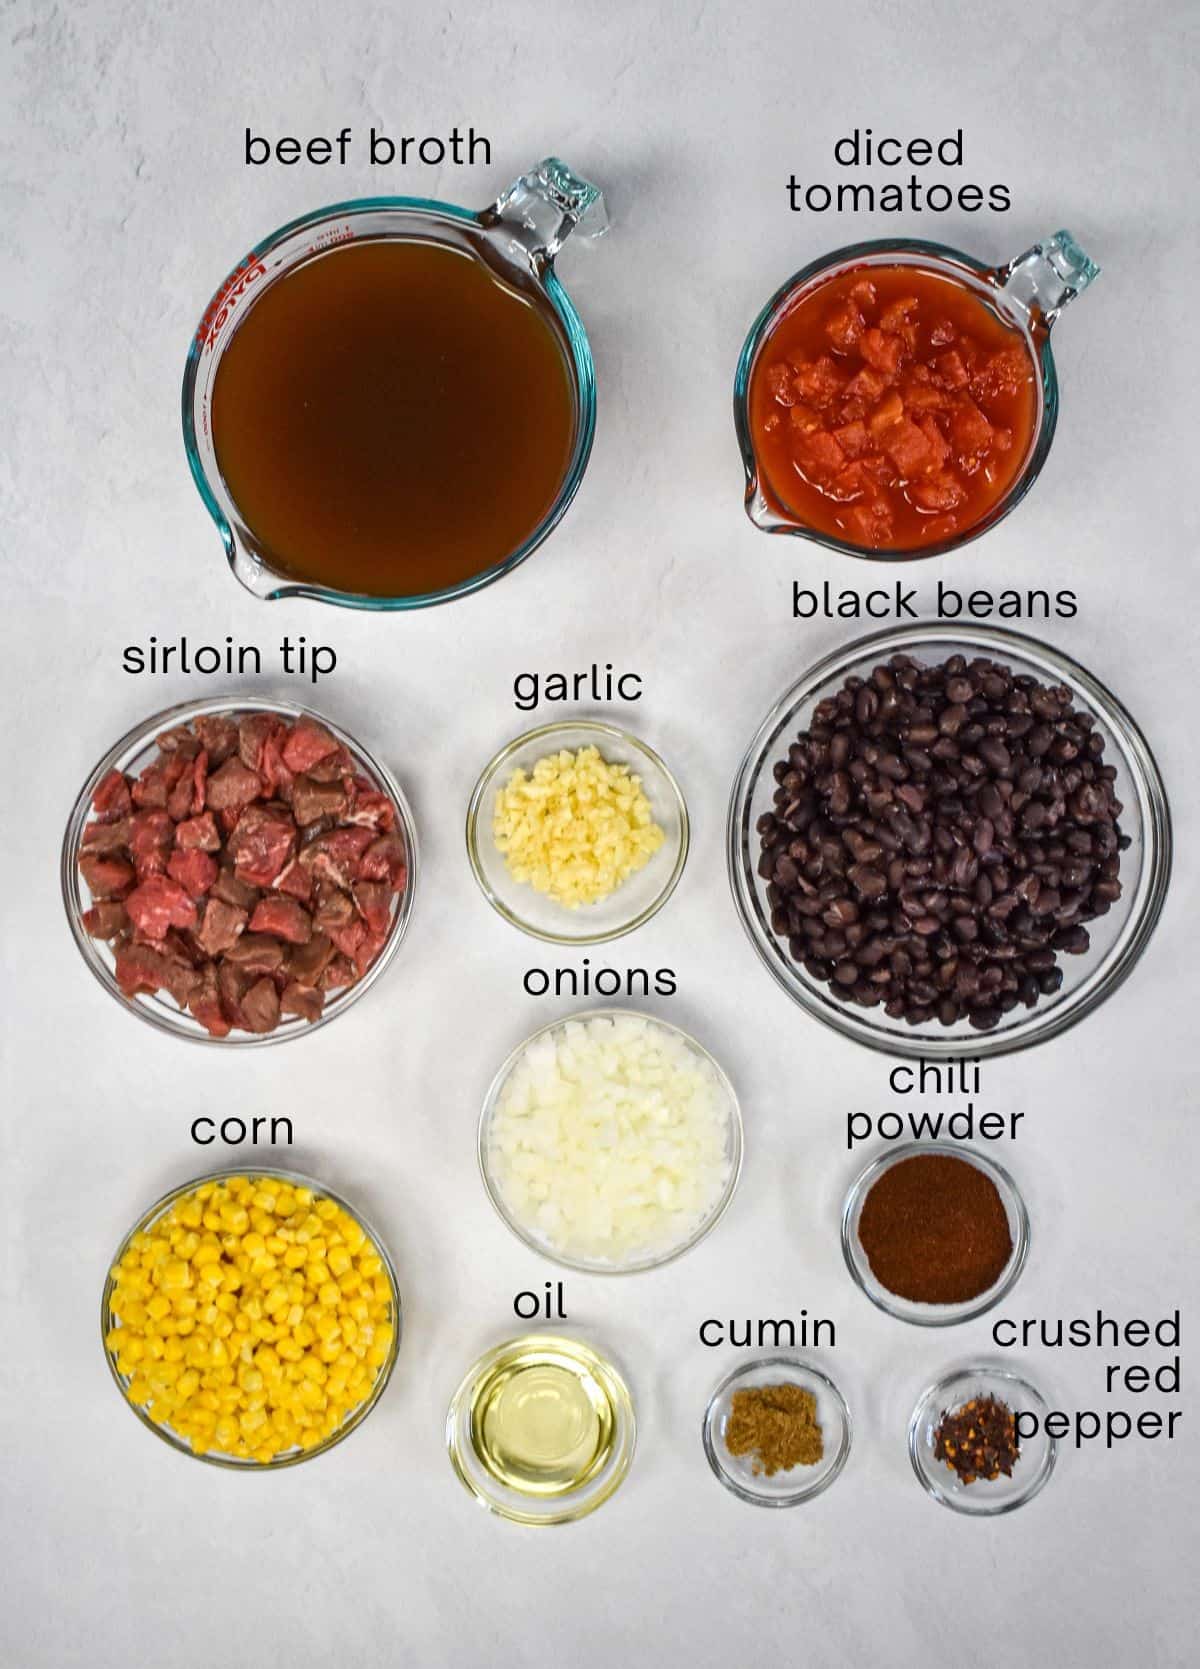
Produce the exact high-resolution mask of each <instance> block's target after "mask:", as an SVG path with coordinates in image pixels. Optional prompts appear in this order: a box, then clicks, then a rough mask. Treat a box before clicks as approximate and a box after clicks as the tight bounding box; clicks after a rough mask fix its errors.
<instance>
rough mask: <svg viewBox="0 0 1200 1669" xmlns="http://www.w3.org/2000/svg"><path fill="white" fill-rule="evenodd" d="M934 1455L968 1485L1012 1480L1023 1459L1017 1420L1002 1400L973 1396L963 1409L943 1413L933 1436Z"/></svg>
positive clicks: (964, 1404)
mask: <svg viewBox="0 0 1200 1669" xmlns="http://www.w3.org/2000/svg"><path fill="white" fill-rule="evenodd" d="M933 1452H934V1455H935V1457H936V1458H937V1459H938V1460H941V1461H944V1462H945V1463H946V1465H947V1466H948V1467H949V1468H950V1470H951V1471H952V1472H956V1473H957V1474H958V1476H959V1478H960V1479H961V1480H962V1482H963V1483H964V1484H973V1483H975V1482H976V1481H977V1480H978V1479H980V1478H986V1479H988V1480H989V1481H990V1480H992V1479H995V1478H998V1477H1000V1476H1001V1475H1002V1474H1003V1476H1004V1477H1006V1478H1011V1477H1012V1472H1013V1467H1014V1466H1015V1465H1016V1463H1017V1461H1018V1460H1019V1459H1020V1458H1021V1445H1020V1442H1019V1441H1018V1439H1017V1419H1016V1415H1015V1414H1014V1413H1013V1411H1012V1409H1011V1408H1010V1407H1009V1406H1008V1404H1007V1403H1004V1402H1001V1401H1000V1399H999V1398H998V1397H972V1398H971V1400H970V1402H965V1403H963V1405H962V1406H961V1408H956V1409H954V1410H953V1411H952V1412H951V1411H943V1413H942V1418H941V1420H940V1422H939V1424H938V1428H937V1430H936V1431H935V1432H934V1434H933Z"/></svg>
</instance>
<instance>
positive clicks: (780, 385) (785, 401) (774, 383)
mask: <svg viewBox="0 0 1200 1669" xmlns="http://www.w3.org/2000/svg"><path fill="white" fill-rule="evenodd" d="M765 375H766V383H767V387H768V388H769V389H770V391H771V398H772V399H773V400H778V401H779V404H780V405H781V406H791V405H794V404H795V403H796V395H795V391H794V390H793V388H792V368H791V366H790V365H768V367H767V369H766V373H765Z"/></svg>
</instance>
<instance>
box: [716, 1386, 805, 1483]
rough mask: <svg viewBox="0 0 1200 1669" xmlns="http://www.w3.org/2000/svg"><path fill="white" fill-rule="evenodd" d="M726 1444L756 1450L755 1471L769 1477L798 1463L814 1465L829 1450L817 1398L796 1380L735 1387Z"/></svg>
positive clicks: (737, 1452) (737, 1450)
mask: <svg viewBox="0 0 1200 1669" xmlns="http://www.w3.org/2000/svg"><path fill="white" fill-rule="evenodd" d="M725 1447H726V1448H727V1449H728V1450H729V1453H730V1454H731V1455H734V1456H742V1455H753V1456H754V1460H753V1462H752V1470H753V1471H754V1472H755V1473H756V1474H762V1473H765V1474H766V1476H767V1477H768V1478H769V1477H772V1476H773V1475H774V1474H775V1473H776V1472H790V1471H791V1469H792V1467H793V1466H815V1465H816V1464H817V1462H818V1461H819V1460H820V1459H821V1458H822V1456H823V1455H824V1453H825V1439H824V1436H823V1435H822V1432H821V1427H820V1424H819V1422H818V1420H817V1399H816V1398H815V1397H814V1396H813V1394H812V1392H811V1391H806V1390H804V1388H803V1387H802V1386H800V1385H791V1384H782V1385H756V1386H754V1387H752V1388H750V1389H747V1390H742V1391H735V1392H734V1393H733V1397H732V1399H731V1403H730V1412H729V1421H728V1424H727V1426H726V1428H725Z"/></svg>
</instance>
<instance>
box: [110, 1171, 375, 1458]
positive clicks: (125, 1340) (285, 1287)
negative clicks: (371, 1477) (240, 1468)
mask: <svg viewBox="0 0 1200 1669" xmlns="http://www.w3.org/2000/svg"><path fill="white" fill-rule="evenodd" d="M112 1275H113V1282H114V1291H113V1294H112V1298H111V1300H110V1305H109V1307H110V1309H111V1312H112V1315H113V1317H114V1319H115V1321H116V1325H115V1326H114V1327H112V1328H110V1329H109V1332H108V1336H107V1338H106V1340H105V1343H106V1344H107V1346H108V1348H109V1350H110V1351H111V1352H112V1355H113V1357H114V1358H115V1360H116V1365H117V1370H118V1372H119V1373H120V1374H121V1375H122V1376H123V1377H124V1378H125V1379H126V1380H127V1383H126V1386H125V1395H126V1396H127V1397H128V1398H129V1400H130V1402H132V1403H136V1404H137V1406H138V1407H139V1408H143V1409H144V1410H145V1411H146V1413H147V1414H148V1415H149V1416H150V1418H151V1419H152V1420H154V1421H156V1422H157V1423H159V1424H161V1425H167V1426H169V1427H170V1428H171V1430H172V1431H174V1432H175V1433H176V1434H177V1435H178V1436H180V1437H182V1438H183V1439H185V1441H186V1442H188V1443H190V1444H191V1446H192V1448H193V1449H194V1450H195V1451H196V1453H198V1454H204V1453H205V1452H206V1451H208V1450H212V1449H215V1450H218V1451H220V1452H221V1453H222V1454H227V1455H235V1456H237V1457H238V1459H240V1460H257V1461H270V1460H274V1458H275V1457H276V1456H277V1455H279V1454H283V1453H285V1452H286V1451H288V1450H290V1449H296V1448H299V1449H315V1448H316V1447H318V1445H320V1444H321V1443H323V1442H325V1441H327V1440H328V1439H329V1438H331V1437H332V1436H333V1435H334V1433H335V1432H336V1431H337V1429H338V1427H339V1426H340V1425H342V1423H343V1422H344V1421H345V1420H347V1419H348V1418H349V1416H350V1415H351V1414H352V1413H353V1412H354V1410H355V1409H356V1408H357V1407H358V1405H359V1404H360V1403H361V1402H363V1401H365V1399H366V1398H367V1397H368V1396H370V1394H371V1390H372V1388H373V1386H374V1384H375V1380H376V1379H377V1378H378V1376H379V1374H380V1372H381V1371H382V1369H383V1367H384V1364H385V1363H386V1362H387V1359H388V1356H389V1354H390V1352H391V1348H392V1340H393V1337H394V1334H395V1320H396V1317H395V1309H394V1300H393V1293H392V1284H391V1281H390V1279H389V1277H388V1274H387V1270H386V1268H385V1266H384V1262H383V1259H382V1258H381V1257H380V1255H379V1253H378V1251H377V1249H376V1248H375V1246H374V1245H373V1243H372V1242H371V1240H370V1239H369V1238H368V1237H367V1234H366V1232H365V1231H364V1229H363V1228H362V1226H361V1224H359V1223H358V1222H357V1221H356V1220H355V1219H354V1218H353V1217H351V1216H350V1214H349V1213H348V1212H346V1211H343V1210H342V1208H341V1206H339V1205H337V1204H335V1202H334V1201H333V1200H329V1199H323V1198H322V1197H321V1196H320V1195H319V1194H314V1193H313V1191H312V1189H311V1188H305V1187H303V1186H300V1185H299V1184H294V1183H291V1182H286V1181H284V1180H282V1179H280V1178H276V1177H254V1176H230V1177H223V1178H221V1180H220V1181H215V1182H205V1183H202V1184H201V1185H200V1186H199V1187H198V1188H196V1189H195V1190H194V1191H193V1192H192V1193H190V1194H184V1195H182V1196H181V1197H180V1198H179V1199H177V1200H176V1201H175V1203H174V1204H173V1205H172V1206H171V1208H170V1209H169V1210H168V1211H167V1212H166V1213H165V1214H164V1215H163V1216H162V1217H160V1218H159V1219H158V1221H157V1222H155V1223H153V1224H152V1225H151V1226H150V1227H149V1228H148V1229H143V1230H141V1231H140V1232H139V1233H138V1234H135V1235H134V1237H133V1239H132V1241H131V1242H130V1244H129V1247H128V1249H127V1251H126V1252H125V1253H124V1255H123V1257H122V1258H121V1260H120V1262H119V1263H118V1264H117V1266H116V1268H115V1269H114V1270H113V1272H112Z"/></svg>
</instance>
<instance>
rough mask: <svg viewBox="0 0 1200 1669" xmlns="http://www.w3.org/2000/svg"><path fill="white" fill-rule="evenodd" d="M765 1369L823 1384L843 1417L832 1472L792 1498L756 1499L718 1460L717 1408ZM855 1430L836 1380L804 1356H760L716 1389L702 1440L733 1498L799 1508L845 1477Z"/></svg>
mask: <svg viewBox="0 0 1200 1669" xmlns="http://www.w3.org/2000/svg"><path fill="white" fill-rule="evenodd" d="M763 1368H778V1369H780V1370H781V1372H784V1373H792V1374H795V1373H797V1372H798V1373H802V1374H807V1375H808V1376H809V1377H810V1378H811V1379H816V1380H819V1381H820V1383H821V1385H822V1386H823V1387H824V1389H825V1390H826V1391H827V1392H828V1393H829V1395H830V1397H831V1398H832V1399H833V1401H834V1403H835V1405H836V1406H837V1407H838V1408H839V1409H840V1410H841V1415H842V1441H841V1444H840V1445H839V1448H838V1452H837V1454H836V1455H835V1456H834V1458H833V1462H832V1464H831V1465H830V1467H829V1470H828V1471H827V1472H826V1473H825V1474H824V1475H823V1476H822V1477H821V1478H820V1480H819V1481H818V1482H817V1483H815V1484H809V1485H807V1486H806V1487H804V1488H802V1489H799V1490H796V1491H794V1492H793V1493H792V1494H790V1495H780V1496H774V1497H772V1496H767V1495H756V1494H755V1493H754V1492H753V1491H752V1490H749V1489H746V1488H745V1486H744V1485H743V1484H740V1483H739V1482H738V1481H737V1479H736V1478H734V1477H732V1476H730V1474H729V1473H728V1472H726V1470H725V1468H724V1467H723V1466H722V1465H721V1463H720V1461H719V1460H718V1458H717V1452H716V1441H715V1439H714V1437H713V1421H714V1419H715V1418H716V1412H717V1404H718V1403H719V1402H720V1400H721V1398H722V1397H723V1396H724V1395H725V1393H726V1391H728V1390H729V1389H730V1387H731V1386H733V1385H736V1384H737V1382H738V1380H740V1379H745V1378H747V1376H748V1375H750V1374H752V1373H758V1372H759V1371H760V1370H761V1369H763ZM853 1435H854V1434H853V1426H852V1422H851V1419H850V1408H849V1405H848V1404H847V1402H846V1399H845V1397H844V1396H843V1395H842V1393H841V1392H840V1391H839V1390H838V1388H837V1386H836V1385H835V1384H834V1382H833V1380H832V1379H830V1377H829V1375H828V1374H827V1373H823V1372H822V1371H821V1369H820V1368H814V1367H813V1366H812V1364H811V1363H809V1362H806V1361H804V1359H803V1358H802V1357H800V1356H788V1355H782V1356H758V1357H756V1358H755V1359H754V1360H753V1361H751V1362H741V1363H739V1364H738V1366H737V1367H736V1368H734V1369H733V1370H732V1371H731V1372H729V1373H727V1374H726V1375H725V1377H724V1378H723V1379H722V1380H721V1381H720V1383H719V1384H718V1385H717V1386H715V1387H714V1389H713V1392H712V1395H711V1396H710V1397H709V1399H708V1403H707V1405H706V1406H705V1409H704V1418H703V1419H702V1420H701V1422H700V1438H701V1442H702V1443H703V1445H704V1453H705V1456H706V1458H707V1460H708V1464H709V1466H710V1467H711V1468H712V1471H713V1473H714V1475H715V1477H716V1478H717V1480H718V1482H720V1483H722V1484H724V1485H725V1488H726V1489H727V1490H729V1492H730V1494H731V1495H736V1496H737V1498H738V1500H739V1501H748V1502H749V1503H750V1504H751V1506H754V1507H798V1506H801V1505H802V1504H803V1503H804V1502H806V1501H813V1500H815V1499H816V1497H817V1496H818V1495H822V1494H824V1492H825V1491H826V1490H827V1489H828V1488H829V1486H830V1484H831V1483H833V1481H834V1479H835V1478H838V1477H840V1476H841V1474H842V1471H843V1469H844V1467H845V1465H846V1462H847V1460H849V1458H850V1445H851V1442H852V1439H853Z"/></svg>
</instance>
